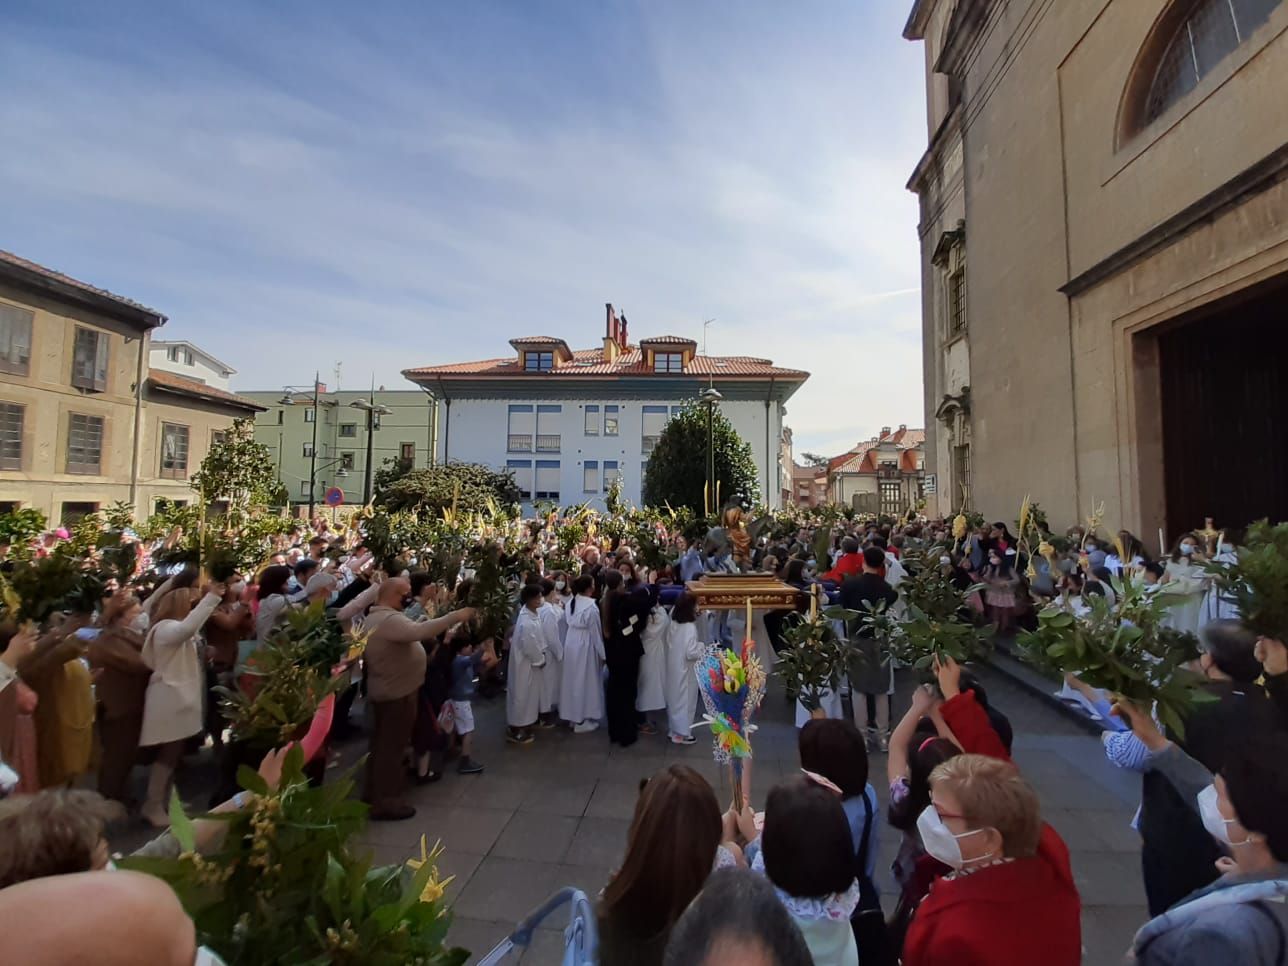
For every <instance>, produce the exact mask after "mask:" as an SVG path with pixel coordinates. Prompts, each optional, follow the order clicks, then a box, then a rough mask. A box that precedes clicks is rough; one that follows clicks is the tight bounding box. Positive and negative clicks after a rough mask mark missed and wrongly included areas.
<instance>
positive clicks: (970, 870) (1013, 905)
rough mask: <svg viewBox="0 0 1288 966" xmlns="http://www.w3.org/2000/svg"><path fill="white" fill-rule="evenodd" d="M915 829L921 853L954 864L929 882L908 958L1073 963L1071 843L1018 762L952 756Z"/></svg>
mask: <svg viewBox="0 0 1288 966" xmlns="http://www.w3.org/2000/svg"><path fill="white" fill-rule="evenodd" d="M917 828H918V831H919V832H920V834H921V840H922V843H923V844H924V846H925V848H926V851H927V853H929V854H930V855H932V856H934V857H935V858H936V859H938V860H939V861H940V862H942V863H944V864H945V865H947V866H949V867H950V868H952V869H953V870H954V871H953V872H952V873H950V874H948V875H946V876H943V877H942V878H939V879H936V880H935V882H934V884H933V885H932V886H931V888H930V894H929V895H927V896H926V898H925V900H924V901H923V902H922V903H921V906H920V908H918V909H917V913H916V915H915V916H914V917H913V920H912V923H911V925H910V926H909V927H908V935H907V939H906V940H905V942H904V947H903V964H904V966H931V964H939V963H954V962H958V963H961V962H965V963H998V964H1002V963H1006V964H1011V963H1014V964H1020V963H1026V964H1028V963H1042V964H1043V966H1077V964H1078V963H1079V962H1080V961H1081V959H1082V932H1081V927H1080V923H1079V919H1080V901H1079V899H1078V890H1077V888H1076V887H1075V885H1074V882H1073V870H1072V869H1071V867H1070V865H1069V850H1068V849H1067V848H1066V847H1065V844H1064V842H1062V841H1061V840H1060V837H1059V836H1058V835H1057V834H1056V833H1055V831H1054V830H1053V829H1052V828H1051V826H1049V825H1047V824H1045V823H1044V822H1043V821H1042V819H1041V816H1040V814H1039V808H1038V797H1037V795H1036V794H1035V793H1034V791H1033V789H1032V788H1031V787H1030V786H1029V784H1028V783H1027V782H1026V781H1024V779H1023V778H1021V777H1020V773H1019V772H1018V771H1017V770H1016V768H1015V766H1014V765H1011V764H1009V763H1007V762H1004V761H999V760H997V759H995V758H990V757H987V756H985V755H958V756H957V757H955V758H950V759H949V760H948V761H946V762H944V763H943V764H942V765H940V766H938V767H937V768H936V769H935V770H934V771H933V772H932V773H931V776H930V804H929V805H928V806H926V809H925V810H924V811H923V812H922V813H921V815H920V816H919V817H918V819H917Z"/></svg>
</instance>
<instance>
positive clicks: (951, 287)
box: [948, 266, 966, 335]
mask: <svg viewBox="0 0 1288 966" xmlns="http://www.w3.org/2000/svg"><path fill="white" fill-rule="evenodd" d="M965 329H966V269H965V267H964V266H963V267H962V268H958V269H957V270H955V271H954V272H953V273H952V274H951V275H949V276H948V332H949V334H950V335H956V334H957V333H958V332H963V331H965Z"/></svg>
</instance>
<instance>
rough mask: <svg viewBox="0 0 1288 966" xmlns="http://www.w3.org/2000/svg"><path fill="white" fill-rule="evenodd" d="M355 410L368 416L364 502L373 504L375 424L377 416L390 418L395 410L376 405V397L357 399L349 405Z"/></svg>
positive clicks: (363, 483) (363, 488) (363, 487)
mask: <svg viewBox="0 0 1288 966" xmlns="http://www.w3.org/2000/svg"><path fill="white" fill-rule="evenodd" d="M349 405H350V406H352V407H353V408H354V409H361V410H363V411H365V412H366V414H367V465H366V472H365V473H364V474H363V482H362V502H363V503H364V504H367V503H370V502H371V470H372V467H371V460H372V458H373V455H372V454H373V449H374V446H375V439H376V435H375V432H374V430H375V422H376V417H377V416H388V415H390V414H391V413H392V412H393V410H392V409H390V408H389V407H388V406H378V405H376V400H375V398H374V396H373V397H372V398H371V399H370V400H366V399H355V400H354V401H353V402H351V403H349Z"/></svg>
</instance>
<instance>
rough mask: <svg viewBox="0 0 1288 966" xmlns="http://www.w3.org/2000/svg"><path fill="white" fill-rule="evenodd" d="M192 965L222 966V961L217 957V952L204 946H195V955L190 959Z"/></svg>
mask: <svg viewBox="0 0 1288 966" xmlns="http://www.w3.org/2000/svg"><path fill="white" fill-rule="evenodd" d="M192 966H224V961H223V960H222V959H220V958H219V954H218V953H216V952H214V951H213V950H210V949H207V948H206V947H205V946H198V947H197V955H196V957H195V958H194V959H193V960H192Z"/></svg>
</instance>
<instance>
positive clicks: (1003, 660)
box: [988, 640, 1105, 735]
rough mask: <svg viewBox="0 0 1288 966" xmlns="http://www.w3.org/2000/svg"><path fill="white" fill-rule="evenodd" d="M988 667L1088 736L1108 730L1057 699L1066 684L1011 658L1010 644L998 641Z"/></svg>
mask: <svg viewBox="0 0 1288 966" xmlns="http://www.w3.org/2000/svg"><path fill="white" fill-rule="evenodd" d="M988 665H989V667H991V668H994V669H995V670H997V671H1000V672H1001V673H1002V674H1005V675H1006V676H1007V677H1008V678H1010V679H1011V680H1012V681H1014V682H1015V683H1016V684H1018V685H1020V687H1022V688H1024V689H1025V690H1026V691H1028V692H1030V693H1032V694H1033V695H1034V696H1035V697H1037V698H1039V699H1041V700H1042V701H1043V702H1045V703H1046V704H1047V705H1048V706H1049V707H1052V708H1055V709H1056V710H1057V711H1059V712H1060V713H1061V714H1063V715H1064V716H1065V717H1066V718H1067V719H1069V720H1070V721H1072V722H1074V723H1075V724H1078V725H1080V726H1081V727H1082V728H1083V730H1085V731H1086V732H1087V733H1088V734H1092V735H1099V734H1100V733H1101V732H1102V731H1104V730H1105V729H1104V725H1102V724H1101V723H1100V722H1098V721H1095V720H1093V719H1092V718H1091V717H1089V716H1088V715H1087V714H1086V712H1084V711H1083V710H1082V709H1081V708H1079V707H1075V706H1074V705H1072V704H1070V703H1069V702H1067V701H1062V700H1060V698H1058V697H1056V692H1057V691H1059V690H1060V688H1061V686H1062V685H1063V682H1062V681H1058V680H1055V679H1053V678H1049V677H1047V676H1046V675H1045V674H1042V673H1040V672H1038V671H1035V670H1034V669H1033V668H1032V667H1030V666H1029V665H1027V664H1025V663H1024V662H1023V661H1021V660H1019V659H1018V658H1016V657H1014V656H1012V654H1011V650H1010V642H1009V641H1005V640H999V641H996V642H995V645H994V649H993V654H992V655H991V656H990V657H989V659H988Z"/></svg>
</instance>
